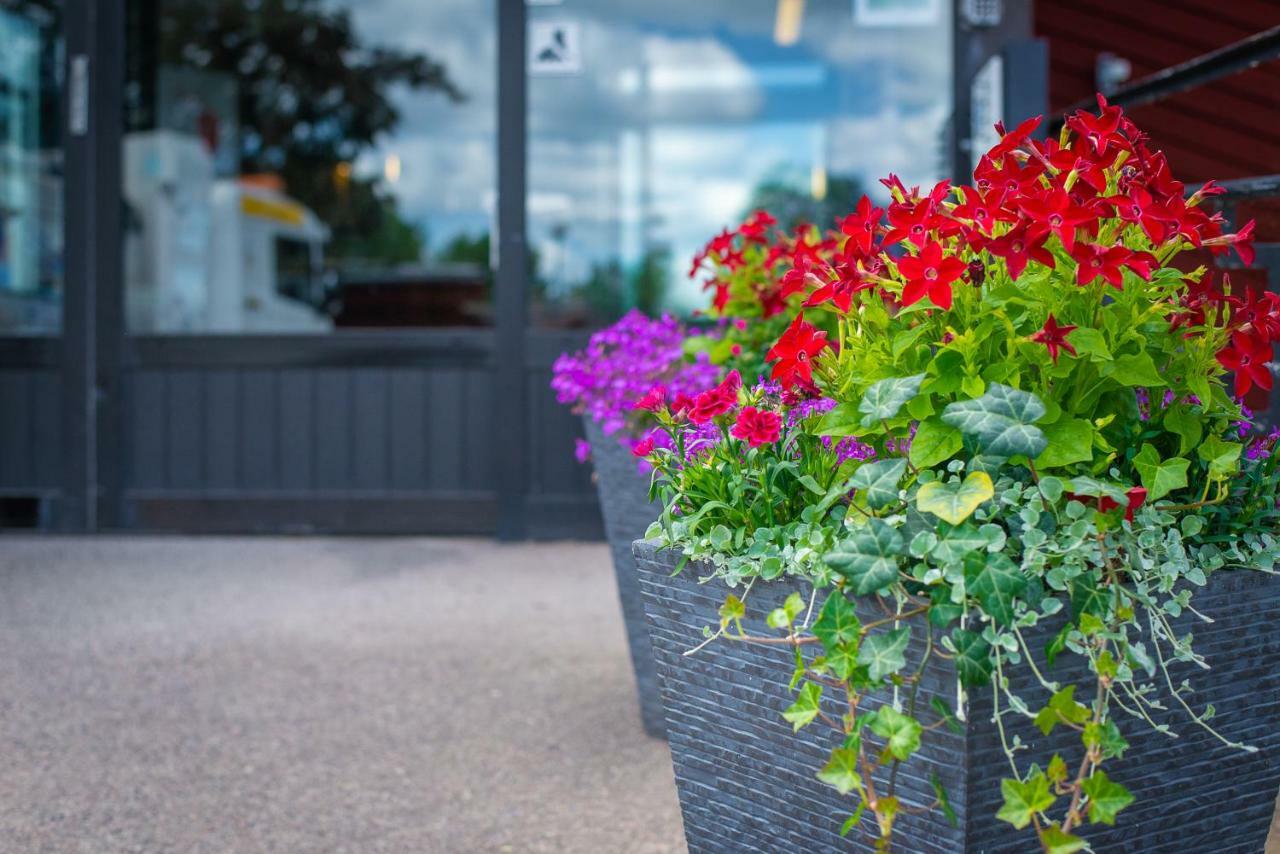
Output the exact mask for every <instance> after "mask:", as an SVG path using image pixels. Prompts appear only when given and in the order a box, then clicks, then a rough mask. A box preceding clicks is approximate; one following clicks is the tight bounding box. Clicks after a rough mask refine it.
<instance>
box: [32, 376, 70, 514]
mask: <svg viewBox="0 0 1280 854" xmlns="http://www.w3.org/2000/svg"><path fill="white" fill-rule="evenodd" d="M34 415H35V426H36V453H35V459H36V461H35V466H36V471H35V485H36V486H39V487H41V488H43V489H56V488H57V487H58V486H59V485H60V484H61V483H62V435H63V434H62V386H61V383H60V382H59V376H58V373H57V372H56V371H40V372H39V373H38V374H37V375H36V385H35V404H34Z"/></svg>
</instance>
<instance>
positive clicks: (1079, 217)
mask: <svg viewBox="0 0 1280 854" xmlns="http://www.w3.org/2000/svg"><path fill="white" fill-rule="evenodd" d="M1020 207H1021V208H1022V212H1023V213H1024V214H1026V215H1027V216H1028V217H1029V218H1030V219H1031V221H1032V222H1034V223H1036V224H1037V225H1039V226H1041V227H1042V228H1046V229H1048V230H1049V231H1052V232H1053V233H1054V234H1056V235H1058V239H1059V240H1061V241H1062V245H1063V247H1064V248H1066V250H1067V251H1068V252H1070V251H1071V248H1072V247H1073V246H1075V243H1076V229H1077V228H1079V227H1080V226H1082V225H1086V224H1090V223H1094V222H1097V219H1098V215H1097V214H1096V213H1094V212H1093V211H1091V210H1089V209H1088V208H1085V207H1081V206H1080V205H1077V204H1076V203H1075V202H1074V201H1073V200H1072V199H1071V196H1070V195H1069V194H1068V193H1067V191H1066V190H1063V189H1060V188H1058V187H1054V188H1053V189H1050V190H1046V191H1044V192H1043V193H1041V194H1040V195H1037V196H1032V197H1031V198H1027V199H1023V201H1022V203H1021V205H1020Z"/></svg>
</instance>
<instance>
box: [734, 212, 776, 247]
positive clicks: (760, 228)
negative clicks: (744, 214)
mask: <svg viewBox="0 0 1280 854" xmlns="http://www.w3.org/2000/svg"><path fill="white" fill-rule="evenodd" d="M777 222H778V221H777V220H776V219H774V218H773V217H772V216H771V215H770V214H769V212H768V211H756V212H755V213H753V214H752V215H751V216H749V217H748V218H747V221H746V222H744V223H743V224H742V225H740V226H738V233H739V234H741V235H742V236H743V237H744V238H746V240H747V241H748V242H751V243H761V244H763V243H768V242H769V238H768V237H767V236H766V235H767V233H768V231H769V229H770V228H771V227H772V226H774V225H776V224H777Z"/></svg>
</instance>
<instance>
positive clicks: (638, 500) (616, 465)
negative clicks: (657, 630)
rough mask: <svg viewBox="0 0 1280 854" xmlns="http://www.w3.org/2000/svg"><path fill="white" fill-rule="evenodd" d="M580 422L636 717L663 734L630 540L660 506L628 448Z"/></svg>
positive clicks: (648, 728) (651, 731)
mask: <svg viewBox="0 0 1280 854" xmlns="http://www.w3.org/2000/svg"><path fill="white" fill-rule="evenodd" d="M582 422H583V426H584V430H585V432H586V436H587V441H588V442H590V443H591V459H592V461H593V462H594V464H595V469H596V491H597V492H598V493H599V495H600V510H601V513H602V515H603V516H604V530H605V534H606V536H608V538H609V551H610V552H611V553H612V555H613V571H614V574H615V575H616V576H617V580H618V599H619V601H620V602H621V604H622V620H623V623H624V624H625V626H626V631H627V646H628V647H629V649H630V651H631V666H632V669H633V670H634V671H635V674H636V690H637V691H638V692H639V696H640V719H641V722H642V723H643V725H644V730H645V732H647V733H649V734H650V735H652V736H657V737H662V736H663V735H664V734H665V726H664V720H663V716H662V698H661V697H660V696H659V694H658V676H657V672H656V671H655V670H654V667H653V651H652V650H651V649H650V647H649V630H648V628H647V627H646V625H645V621H644V606H643V605H642V604H641V602H640V584H639V582H638V581H637V579H636V565H635V558H634V557H632V554H631V543H632V541H634V540H637V539H639V538H640V537H643V536H644V532H645V530H646V529H647V528H648V527H649V525H650V524H651V523H652V522H653V520H654V519H657V518H658V514H659V513H660V512H661V510H660V508H659V507H657V506H656V505H653V504H650V503H649V479H648V478H647V477H645V476H644V475H643V474H641V473H640V472H639V469H638V467H637V464H636V459H635V457H634V456H632V455H631V452H630V451H629V450H628V449H627V448H625V447H623V446H622V445H621V444H619V442H618V441H617V437H616V436H605V435H604V433H603V432H602V431H601V430H600V426H599V425H598V424H596V422H594V421H592V420H591V419H590V418H583V419H582Z"/></svg>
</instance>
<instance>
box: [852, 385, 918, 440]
mask: <svg viewBox="0 0 1280 854" xmlns="http://www.w3.org/2000/svg"><path fill="white" fill-rule="evenodd" d="M922 382H924V374H916V375H915V376H911V377H891V378H890V379H887V380H880V381H879V382H876V383H872V384H871V385H870V387H868V388H867V392H866V394H864V395H863V396H862V401H861V402H860V403H859V404H858V411H859V412H861V413H862V426H863V427H871V426H873V425H875V424H879V423H880V422H881V421H887V420H889V419H890V418H893V417H894V416H895V415H897V414H898V410H900V409H902V407H903V406H905V405H906V403H907V401H908V400H910V399H911V398H913V397H915V396H916V395H917V394H918V393H919V392H920V383H922Z"/></svg>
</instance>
